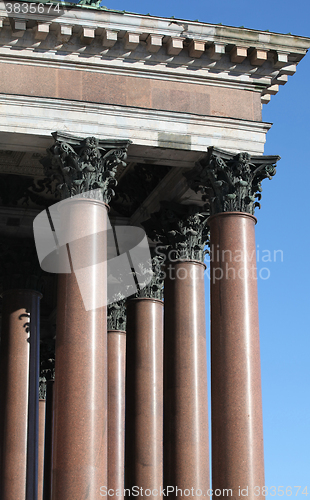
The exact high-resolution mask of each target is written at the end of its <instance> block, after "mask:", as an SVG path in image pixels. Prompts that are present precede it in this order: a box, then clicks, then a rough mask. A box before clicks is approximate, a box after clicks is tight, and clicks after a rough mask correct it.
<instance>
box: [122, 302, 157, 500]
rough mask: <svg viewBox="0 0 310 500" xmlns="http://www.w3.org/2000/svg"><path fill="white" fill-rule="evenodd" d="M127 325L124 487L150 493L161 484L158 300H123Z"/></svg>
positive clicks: (140, 496)
mask: <svg viewBox="0 0 310 500" xmlns="http://www.w3.org/2000/svg"><path fill="white" fill-rule="evenodd" d="M126 331H127V356H126V488H132V487H133V486H138V487H139V488H143V491H144V492H145V490H146V489H149V490H151V491H152V490H154V489H156V490H158V495H152V494H151V495H150V496H149V498H154V499H155V498H160V497H161V495H160V488H161V487H162V485H163V302H162V301H161V300H157V299H150V298H137V299H130V300H128V301H127V329H126ZM142 497H145V494H144V493H142V494H140V495H139V496H138V497H137V498H142Z"/></svg>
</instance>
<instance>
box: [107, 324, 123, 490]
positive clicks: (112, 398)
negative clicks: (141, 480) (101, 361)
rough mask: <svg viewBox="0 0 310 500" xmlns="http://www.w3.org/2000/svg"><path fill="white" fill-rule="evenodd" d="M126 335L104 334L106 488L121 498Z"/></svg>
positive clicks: (120, 333) (110, 332)
mask: <svg viewBox="0 0 310 500" xmlns="http://www.w3.org/2000/svg"><path fill="white" fill-rule="evenodd" d="M125 364H126V333H125V332H123V331H118V330H109V331H108V485H104V486H108V488H109V489H110V488H111V489H113V490H114V492H116V490H119V492H118V495H111V496H110V498H113V497H115V498H118V499H122V498H124V494H123V492H124V476H125Z"/></svg>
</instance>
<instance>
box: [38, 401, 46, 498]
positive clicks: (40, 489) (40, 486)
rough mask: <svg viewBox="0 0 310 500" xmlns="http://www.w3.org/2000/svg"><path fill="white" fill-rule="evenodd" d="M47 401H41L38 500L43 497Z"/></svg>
mask: <svg viewBox="0 0 310 500" xmlns="http://www.w3.org/2000/svg"><path fill="white" fill-rule="evenodd" d="M45 409H46V401H45V399H40V400H39V453H38V500H42V497H43V468H44V441H45V439H44V438H45Z"/></svg>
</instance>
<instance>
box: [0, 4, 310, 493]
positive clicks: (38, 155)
mask: <svg viewBox="0 0 310 500" xmlns="http://www.w3.org/2000/svg"><path fill="white" fill-rule="evenodd" d="M0 42H1V43H0V100H1V106H0V116H1V120H0V175H1V185H0V190H1V191H0V198H1V206H0V230H1V257H2V258H1V261H2V262H1V264H2V266H1V267H2V270H1V286H2V327H1V393H0V397H1V407H2V409H3V410H2V411H1V417H0V424H1V441H0V446H1V449H0V451H1V455H0V456H1V462H0V467H1V468H0V481H1V483H0V492H1V498H2V499H3V500H13V499H14V500H25V499H26V500H33V499H35V498H38V499H40V500H41V499H42V498H43V499H44V500H48V499H52V500H67V499H69V498H72V499H79V498H81V499H82V498H83V499H84V498H85V499H86V498H87V499H91V500H93V499H95V498H101V497H102V496H121V497H123V496H124V488H126V489H127V490H126V491H127V496H128V495H129V492H131V495H132V492H133V491H134V487H139V495H138V496H139V497H140V498H141V497H145V496H151V497H156V496H159V497H161V496H164V495H165V494H166V493H169V496H172V497H176V496H180V492H182V493H183V495H184V496H190V497H191V498H198V497H199V496H212V492H211V490H210V474H209V468H210V464H211V468H212V490H213V492H215V490H217V492H219V494H218V493H213V494H215V496H219V497H220V498H222V497H225V496H227V495H229V496H233V497H234V498H237V497H240V490H244V489H246V488H248V498H251V499H253V498H254V497H256V496H257V495H256V494H255V493H254V487H255V486H259V487H260V488H262V487H263V486H264V461H263V434H262V409H261V382H260V357H259V331H258V305H257V281H256V259H255V230H254V227H255V224H256V218H255V216H254V211H255V208H256V207H259V204H260V199H261V191H262V181H263V180H264V179H272V177H273V176H274V174H275V168H276V164H277V161H278V160H279V157H278V156H266V155H264V154H263V153H264V143H265V137H266V134H267V132H268V130H269V129H270V127H271V124H270V123H264V122H263V121H262V115H261V110H262V105H265V104H267V103H268V102H269V100H270V99H271V98H272V96H273V95H274V94H276V93H277V92H278V91H279V89H280V87H281V85H284V84H286V83H287V81H288V77H289V76H291V75H293V74H294V73H295V71H296V67H297V65H298V63H299V61H300V60H301V59H302V58H303V57H304V55H305V54H306V52H307V50H308V48H309V46H310V41H309V39H307V38H304V37H297V36H292V35H283V34H277V33H270V32H261V31H255V30H250V29H245V28H235V27H229V26H222V25H211V24H206V23H200V22H194V21H186V20H177V19H167V18H158V17H153V16H148V15H147V16H145V15H137V14H133V13H128V12H119V11H113V10H110V9H106V8H104V7H99V6H98V5H95V4H87V3H82V2H80V4H78V5H76V4H67V3H61V4H59V3H56V2H53V3H47V4H43V3H29V2H19V1H16V2H11V3H9V2H0ZM265 182H267V181H265ZM94 192H96V193H97V195H94V194H93V193H94ZM89 193H91V194H89ZM56 203H58V204H59V205H58V207H60V208H59V212H57V213H59V214H60V215H59V217H60V219H59V220H60V222H59V224H60V225H59V227H58V226H57V227H56V222H55V221H56V219H55V218H54V216H55V213H56V211H55V206H56V205H55V204H56ZM53 206H54V208H52V207H53ZM39 214H44V217H45V219H44V221H46V222H47V223H48V228H49V231H50V233H48V234H47V233H45V232H44V231H45V230H46V227H47V226H44V227H43V226H42V227H41V226H40V228H41V229H40V231H41V233H40V234H41V235H42V241H43V242H45V243H46V245H45V247H44V248H45V250H46V253H45V257H46V260H44V259H43V258H42V259H41V258H40V252H38V253H39V259H38V256H37V251H38V241H37V240H36V247H35V244H34V243H35V242H34V232H33V223H34V220H35V219H36V217H38V216H39ZM53 214H54V215H53ZM42 217H43V216H42ZM36 220H37V221H38V220H39V219H36ZM40 220H41V219H40ZM42 220H43V219H42ZM57 220H58V219H57ZM63 221H65V225H64V226H63V225H62V224H64V222H63ZM44 223H45V222H44ZM133 228H140V231H141V228H143V230H144V231H145V233H146V235H147V237H148V243H149V245H150V260H149V264H150V266H151V267H152V269H153V275H152V273H150V268H148V269H145V268H142V266H140V267H139V265H137V266H135V265H133V263H132V262H131V266H130V270H131V272H132V276H133V277H132V279H133V280H134V282H135V284H136V285H137V288H136V289H135V290H134V293H133V294H129V293H127V292H126V293H123V292H124V287H121V290H120V289H118V288H117V286H116V288H115V290H116V292H118V293H119V295H117V293H116V294H115V296H114V298H113V300H108V299H109V297H110V292H109V290H112V288H113V286H114V285H115V283H117V284H119V283H120V282H121V281H122V279H125V278H124V275H122V276H121V277H120V275H118V276H117V278H116V277H115V276H114V275H113V273H112V271H111V268H110V267H109V265H110V264H109V263H110V262H111V261H112V260H113V259H114V258H120V257H121V256H122V255H125V254H126V253H128V252H129V253H130V250H131V248H129V247H128V245H129V243H132V242H133V241H134V239H133V234H136V233H134V229H133ZM58 230H59V231H60V232H59V233H58ZM59 234H62V236H63V238H64V239H63V242H62V243H61V241H60V240H59V239H58V240H57V241H58V243H57V244H56V246H55V245H54V243H53V240H51V239H49V238H51V235H53V237H55V235H56V237H58V236H59ZM141 234H142V233H141ZM143 234H144V233H143ZM64 235H65V236H64ZM56 239H57V238H56ZM125 240H126V245H127V244H128V245H127V247H126V245H125V243H124V242H125ZM55 241H56V240H55ZM142 241H145V240H143V237H141V238H140V240H139V242H138V246H139V245H140V246H141V245H142V243H141V242H142ZM45 243H44V244H45ZM136 243H137V242H136ZM43 246H44V245H43ZM125 247H126V248H125ZM67 250H69V253H68V254H67ZM53 251H54V254H53ZM206 252H209V253H210V257H211V258H210V261H211V270H210V273H211V405H212V408H211V415H212V429H208V407H207V401H208V396H207V364H206V363H207V360H206V325H205V299H204V279H203V277H204V270H205V264H204V256H205V253H206ZM59 255H60V257H61V258H63V259H64V260H61V261H57V262H58V264H59V268H57V266H56V268H55V267H54V268H52V264H51V262H52V257H53V258H54V257H55V256H57V258H58V257H59ZM51 256H52V257H51ZM60 257H59V258H60ZM49 259H50V260H49ZM56 260H57V259H56ZM117 262H121V261H120V260H119V261H117ZM40 264H41V265H42V267H41V266H40ZM54 264H55V261H54V260H53V265H54ZM58 264H57V265H58ZM62 265H63V266H64V267H61V266H62ZM119 265H120V264H117V266H116V267H117V268H118V266H119ZM66 266H69V267H66ZM92 266H97V267H96V272H92V273H91V274H87V276H86V275H84V274H83V270H86V269H89V268H90V267H92ZM132 268H133V270H132ZM48 271H50V272H48ZM57 271H58V272H57ZM70 271H72V272H70ZM78 271H81V272H78ZM151 275H152V276H151ZM150 279H151V281H150ZM113 280H114V281H113ZM81 283H82V285H81ZM126 283H127V282H126ZM126 286H127V285H126ZM83 287H85V290H87V293H86V295H87V296H88V297H90V306H86V304H85V301H84V296H83V291H82V288H83ZM113 290H114V288H113ZM126 290H127V289H126ZM121 292H122V293H121ZM129 295H130V296H129ZM98 297H100V300H99V298H98ZM107 297H108V299H107ZM110 299H111V297H110ZM101 300H102V301H101ZM100 301H101V302H100ZM107 302H109V305H108V306H107ZM39 382H40V383H39ZM209 434H210V436H211V437H212V456H211V457H209ZM168 487H169V488H171V489H170V490H169V489H168ZM172 488H174V489H172ZM176 488H179V492H178V491H176ZM167 489H168V491H167ZM108 490H110V492H111V493H110V494H109V495H108V493H107V491H108ZM163 490H164V493H163ZM117 491H118V492H119V493H116V492H117ZM185 491H186V493H185ZM187 491H188V492H189V493H188V494H187ZM230 491H231V492H232V493H231V495H230ZM149 492H150V493H149ZM262 496H263V495H262V494H261V497H262Z"/></svg>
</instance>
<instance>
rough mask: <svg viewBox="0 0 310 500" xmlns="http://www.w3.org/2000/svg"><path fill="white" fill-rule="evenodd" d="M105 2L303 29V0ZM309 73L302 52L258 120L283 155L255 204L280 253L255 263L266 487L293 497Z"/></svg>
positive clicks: (302, 386)
mask: <svg viewBox="0 0 310 500" xmlns="http://www.w3.org/2000/svg"><path fill="white" fill-rule="evenodd" d="M103 4H104V5H106V6H107V7H109V8H111V9H119V10H126V11H129V12H137V13H140V14H147V13H150V14H151V15H156V16H164V17H171V16H174V17H175V18H181V19H190V20H195V19H198V20H199V21H204V22H207V23H222V24H224V25H231V26H244V27H246V28H253V29H258V30H269V31H274V32H280V33H288V32H290V33H292V34H293V35H301V36H308V37H310V22H309V20H310V2H309V0H295V1H292V0H290V1H289V0H272V1H270V0H269V1H268V2H267V1H265V0H261V1H260V2H250V1H249V0H221V1H218V2H214V1H213V2H207V1H206V0H205V1H202V0H191V1H188V0H187V1H171V0H170V1H169V2H167V1H162V0H157V1H156V2H150V1H148V0H144V1H143V2H141V1H135V0H114V1H113V2H109V1H108V0H104V2H103ZM309 81H310V54H308V55H306V57H305V58H304V59H303V60H302V61H301V63H300V64H299V65H298V67H297V72H296V74H295V75H294V76H291V77H289V81H288V83H287V84H286V85H284V86H282V88H280V91H279V93H278V94H277V95H276V96H272V97H271V102H270V103H269V104H267V105H264V107H263V120H264V121H267V122H273V123H274V125H273V126H272V128H271V130H270V131H269V132H268V135H267V143H266V148H265V154H276V155H280V156H281V157H282V159H281V161H280V162H279V163H278V169H277V175H276V176H275V177H274V178H273V179H272V181H268V180H265V181H264V183H263V198H262V208H261V210H260V211H257V212H256V216H257V218H258V224H257V226H256V240H257V241H256V242H257V245H259V249H260V251H261V252H262V250H270V252H272V253H273V251H274V250H282V251H283V262H281V259H280V258H279V257H278V259H277V261H276V262H262V261H261V260H260V262H258V269H261V268H262V267H268V269H269V271H270V277H269V279H265V280H264V279H259V280H258V287H259V307H260V333H261V363H262V390H263V419H264V442H265V472H266V485H267V486H269V487H270V486H277V487H278V486H284V487H285V488H286V487H287V486H297V485H298V486H302V489H301V490H300V491H299V494H298V497H299V498H301V499H303V498H304V499H305V498H306V495H305V494H304V495H302V494H301V491H302V490H303V488H304V487H305V486H308V494H310V417H309V416H310V327H309V322H310V292H309V289H310V287H309V278H310V272H309V271H310V264H309V260H310V259H309V248H310V236H309V201H308V196H309V189H310V168H309V154H308V146H307V143H308V142H309V119H310V97H309ZM261 255H262V254H261ZM265 255H266V254H265ZM278 256H279V254H278ZM263 275H264V273H263ZM285 488H284V489H285ZM295 493H296V489H294V488H293V496H295ZM284 496H286V495H284Z"/></svg>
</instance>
